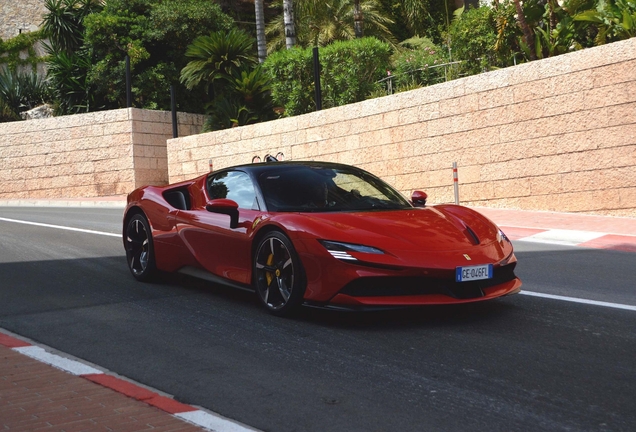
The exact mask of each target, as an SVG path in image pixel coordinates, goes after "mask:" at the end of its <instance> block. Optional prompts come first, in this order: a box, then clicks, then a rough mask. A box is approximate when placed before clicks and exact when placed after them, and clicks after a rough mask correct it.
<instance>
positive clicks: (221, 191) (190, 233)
mask: <svg viewBox="0 0 636 432" xmlns="http://www.w3.org/2000/svg"><path fill="white" fill-rule="evenodd" d="M204 188H205V191H204V192H205V195H206V197H207V198H208V200H214V199H220V198H225V199H230V200H232V201H235V202H236V203H237V204H238V206H239V208H238V210H239V220H238V226H237V227H236V228H233V229H232V228H230V216H228V215H225V214H220V213H212V212H209V211H208V210H206V209H205V207H201V206H199V207H198V208H193V209H192V210H190V211H179V213H178V214H177V225H178V231H179V235H180V236H181V238H182V239H183V242H184V243H185V244H186V245H187V247H188V248H189V249H190V252H191V253H192V255H193V256H194V257H195V258H196V260H197V261H198V263H199V264H200V265H201V267H203V268H204V269H205V270H207V271H209V272H211V273H213V274H214V275H216V276H220V277H223V278H225V279H230V280H232V281H235V282H239V283H242V284H250V282H251V281H250V275H251V265H252V264H251V261H252V257H251V238H250V237H251V233H252V231H253V225H254V221H255V220H256V218H257V217H258V216H259V215H260V214H261V211H260V205H259V200H258V198H257V194H256V189H255V187H254V183H253V181H252V178H251V177H250V176H249V175H248V174H247V173H246V172H243V171H239V170H228V171H222V172H219V173H214V174H210V176H208V178H207V181H206V184H205V186H204Z"/></svg>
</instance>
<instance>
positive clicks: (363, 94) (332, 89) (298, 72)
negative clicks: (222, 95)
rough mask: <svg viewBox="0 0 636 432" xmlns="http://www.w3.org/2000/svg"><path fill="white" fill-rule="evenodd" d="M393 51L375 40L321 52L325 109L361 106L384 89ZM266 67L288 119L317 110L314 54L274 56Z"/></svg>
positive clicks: (296, 51)
mask: <svg viewBox="0 0 636 432" xmlns="http://www.w3.org/2000/svg"><path fill="white" fill-rule="evenodd" d="M390 55H391V47H390V46H389V45H388V44H386V43H384V42H380V41H379V40H377V39H375V38H362V39H354V40H351V41H341V42H336V43H333V44H331V45H328V46H326V47H324V48H322V49H320V52H319V57H320V64H321V67H322V71H321V72H322V73H321V87H322V100H323V108H329V107H334V106H339V105H345V104H348V103H352V102H358V101H361V100H364V99H366V98H367V96H368V95H369V94H371V93H373V92H374V91H376V90H377V89H379V88H380V86H381V84H380V83H379V82H378V81H379V80H380V79H381V78H383V77H384V76H386V71H387V70H388V69H389V57H390ZM264 67H265V68H266V70H267V71H268V73H269V74H270V75H271V77H272V97H273V98H274V101H275V103H276V104H277V105H279V106H281V107H284V110H285V114H286V115H296V114H302V113H306V112H309V111H313V110H315V108H316V106H315V102H314V78H313V50H312V49H311V48H307V49H300V48H296V49H292V50H285V51H278V52H276V53H274V54H272V55H270V56H269V57H268V58H267V60H266V61H265V63H264Z"/></svg>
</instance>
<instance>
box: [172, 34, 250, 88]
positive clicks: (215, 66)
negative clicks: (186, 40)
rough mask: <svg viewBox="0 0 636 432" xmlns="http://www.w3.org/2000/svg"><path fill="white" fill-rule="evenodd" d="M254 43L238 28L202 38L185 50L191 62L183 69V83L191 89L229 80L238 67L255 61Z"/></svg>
mask: <svg viewBox="0 0 636 432" xmlns="http://www.w3.org/2000/svg"><path fill="white" fill-rule="evenodd" d="M253 43H254V40H253V39H252V38H251V37H250V36H249V35H248V34H247V33H245V32H243V31H241V30H237V29H232V30H230V31H229V32H225V31H218V32H214V33H212V34H211V35H210V36H199V37H198V38H196V39H195V40H194V41H193V42H192V44H190V45H188V48H187V49H186V53H185V55H186V57H189V58H191V59H192V60H190V62H189V63H188V64H187V65H186V66H185V67H184V68H183V69H182V70H181V82H182V83H184V84H185V86H186V87H187V88H188V89H189V90H192V89H193V88H194V87H196V86H197V85H199V83H201V82H203V83H205V84H206V85H207V84H213V83H214V81H216V80H217V79H219V78H228V77H230V76H231V75H232V72H233V71H234V70H236V69H237V68H239V69H240V68H241V67H242V66H243V65H245V64H251V63H254V62H255V59H254V56H253V55H252V44H253Z"/></svg>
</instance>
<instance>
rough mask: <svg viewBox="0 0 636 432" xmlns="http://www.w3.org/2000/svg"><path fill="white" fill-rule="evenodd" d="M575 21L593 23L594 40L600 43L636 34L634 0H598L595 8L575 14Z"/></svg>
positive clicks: (627, 37) (635, 5)
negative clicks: (596, 30) (595, 34)
mask: <svg viewBox="0 0 636 432" xmlns="http://www.w3.org/2000/svg"><path fill="white" fill-rule="evenodd" d="M573 19H574V20H575V21H579V22H586V23H591V24H593V25H595V27H596V28H597V29H598V33H597V36H596V38H595V39H594V42H595V44H596V45H602V44H605V43H607V42H613V41H618V40H623V39H629V38H632V37H634V36H636V2H634V1H629V0H599V1H598V3H597V6H596V9H590V10H586V11H584V12H580V13H578V14H576V15H575V16H574V18H573Z"/></svg>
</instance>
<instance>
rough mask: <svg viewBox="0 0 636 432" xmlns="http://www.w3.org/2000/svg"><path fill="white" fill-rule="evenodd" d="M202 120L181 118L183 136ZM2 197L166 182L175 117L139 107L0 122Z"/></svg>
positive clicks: (104, 192)
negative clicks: (172, 118) (168, 145)
mask: <svg viewBox="0 0 636 432" xmlns="http://www.w3.org/2000/svg"><path fill="white" fill-rule="evenodd" d="M203 120H204V117H203V116H199V115H193V114H183V113H179V115H178V123H179V134H180V135H191V134H195V133H198V132H199V131H200V130H201V126H202V124H203ZM0 136H1V137H2V139H1V140H0V199H20V198H74V197H100V196H111V195H121V194H126V193H129V192H131V191H132V190H133V189H135V188H136V187H138V186H141V185H145V184H165V183H167V181H168V162H167V153H166V140H167V139H168V138H172V121H171V114H170V113H169V112H164V111H147V110H140V109H135V108H130V109H120V110H113V111H103V112H95V113H88V114H78V115H72V116H63V117H54V118H48V119H41V120H28V121H23V122H12V123H0Z"/></svg>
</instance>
